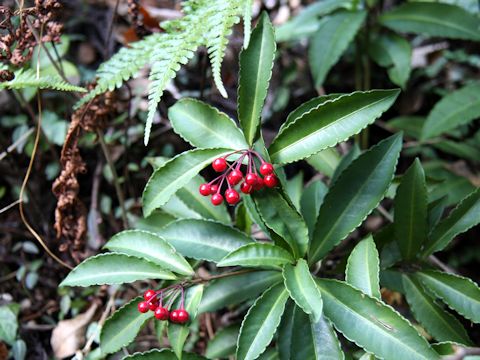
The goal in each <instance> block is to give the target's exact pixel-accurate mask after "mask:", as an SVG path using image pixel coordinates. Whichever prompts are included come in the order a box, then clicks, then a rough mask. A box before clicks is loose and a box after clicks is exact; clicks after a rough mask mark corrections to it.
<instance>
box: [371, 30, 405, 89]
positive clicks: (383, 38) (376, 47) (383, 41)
mask: <svg viewBox="0 0 480 360" xmlns="http://www.w3.org/2000/svg"><path fill="white" fill-rule="evenodd" d="M369 53H370V55H371V56H372V58H373V60H374V61H375V62H376V63H377V64H378V65H380V66H383V67H385V68H387V71H388V77H389V78H390V80H391V81H392V82H393V83H394V84H395V85H398V86H400V87H401V88H402V89H404V88H405V86H406V84H407V81H408V78H409V77H410V71H411V62H412V47H411V45H410V43H409V42H408V41H407V40H406V39H405V38H403V37H401V36H399V35H396V34H383V35H380V36H379V37H378V38H375V39H373V40H372V41H371V42H370V48H369Z"/></svg>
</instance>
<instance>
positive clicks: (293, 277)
mask: <svg viewBox="0 0 480 360" xmlns="http://www.w3.org/2000/svg"><path fill="white" fill-rule="evenodd" d="M283 279H284V282H285V287H286V288H287V290H288V293H289V294H290V297H291V298H292V299H293V300H294V301H295V303H296V304H297V305H298V306H300V307H301V308H302V309H303V311H304V312H305V313H307V314H310V315H312V321H313V322H314V323H316V322H318V321H320V318H321V317H322V308H323V303H322V294H321V293H320V290H319V289H318V287H317V284H315V280H313V277H312V275H311V274H310V269H309V268H308V264H307V262H306V261H305V260H304V259H299V260H298V262H297V265H296V266H293V265H290V264H287V265H285V267H284V268H283Z"/></svg>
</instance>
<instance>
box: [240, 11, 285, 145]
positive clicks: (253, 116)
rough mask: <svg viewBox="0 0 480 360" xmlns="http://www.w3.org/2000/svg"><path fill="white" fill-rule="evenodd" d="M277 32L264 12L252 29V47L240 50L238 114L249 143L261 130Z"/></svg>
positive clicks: (250, 45)
mask: <svg viewBox="0 0 480 360" xmlns="http://www.w3.org/2000/svg"><path fill="white" fill-rule="evenodd" d="M275 49H276V44H275V36H274V33H273V26H272V24H271V23H270V20H269V19H268V15H267V13H262V15H261V16H260V19H259V20H258V23H257V26H256V27H255V29H253V31H252V36H251V38H250V43H249V45H248V48H246V49H243V50H242V52H241V53H240V75H239V84H240V85H239V88H238V118H239V119H240V124H241V125H242V128H243V132H244V134H245V137H246V139H247V142H248V144H249V145H252V144H253V143H254V141H255V138H256V136H257V134H258V126H259V124H260V116H261V114H262V108H263V103H264V101H265V98H266V96H267V91H268V84H269V82H270V78H271V76H272V67H273V60H274V58H275Z"/></svg>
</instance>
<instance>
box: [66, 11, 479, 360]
mask: <svg viewBox="0 0 480 360" xmlns="http://www.w3.org/2000/svg"><path fill="white" fill-rule="evenodd" d="M187 3H189V4H193V2H187ZM152 36H154V35H152ZM150 39H151V38H150ZM148 41H150V40H148ZM144 44H145V43H144ZM135 49H136V50H135V51H137V50H138V48H135ZM124 53H126V50H125V51H124ZM274 56H275V38H274V31H273V27H272V25H271V24H270V21H269V19H268V17H267V16H266V14H263V15H262V16H261V17H260V19H259V22H258V24H257V26H256V28H255V29H254V30H253V32H252V34H251V40H250V43H249V45H248V47H246V48H245V49H244V50H243V51H242V53H241V55H240V78H239V79H240V80H239V88H238V118H239V123H240V126H241V127H238V126H237V124H236V123H235V121H233V120H232V119H231V118H229V117H228V116H227V115H226V114H225V113H223V112H220V111H218V110H217V109H215V108H213V107H211V106H209V105H207V104H205V103H204V102H201V101H198V100H193V99H182V100H181V101H178V102H177V103H176V104H175V105H174V106H172V107H171V108H170V109H169V118H170V121H171V124H172V126H173V129H174V131H175V132H176V133H177V134H179V135H180V136H181V137H182V138H183V139H184V140H186V141H187V142H189V143H190V144H191V145H192V146H193V147H194V149H192V150H189V151H186V152H183V153H181V154H179V155H177V156H176V157H174V158H172V159H170V160H168V161H166V162H164V163H163V164H161V165H160V166H157V167H156V170H155V171H154V173H153V174H152V176H151V178H150V180H149V181H148V183H147V185H146V187H145V190H144V193H143V213H144V216H145V220H143V221H147V220H150V221H151V222H150V224H155V223H157V222H161V221H160V219H162V214H163V213H162V210H168V209H170V211H171V210H172V209H174V210H177V211H178V208H176V206H175V202H174V201H177V200H178V199H188V204H189V206H190V207H192V208H196V209H197V210H198V214H202V215H201V216H199V218H196V219H191V218H190V219H188V218H184V219H177V220H173V221H172V219H170V220H169V221H166V222H163V221H162V223H166V225H164V226H157V227H155V226H153V228H152V227H151V228H150V229H151V230H153V231H145V230H141V229H136V230H128V231H123V232H121V233H119V234H117V235H115V236H114V237H113V238H111V239H110V240H109V241H108V242H107V243H106V245H105V249H107V250H109V251H108V252H106V253H103V254H100V255H96V256H93V257H91V258H89V259H87V260H85V261H84V262H83V263H81V264H80V265H78V266H77V267H76V268H75V269H74V270H73V271H72V272H71V273H70V274H69V275H68V276H67V277H66V278H65V279H64V281H63V282H62V284H61V286H91V285H101V284H123V283H130V282H133V281H137V280H149V279H155V280H158V281H160V285H159V287H160V288H161V289H159V290H151V289H149V290H147V291H146V292H145V293H144V294H143V297H141V296H139V297H138V298H135V299H133V300H132V301H131V302H129V303H127V304H126V305H124V306H123V307H121V308H120V309H118V310H117V311H116V312H115V313H114V314H113V315H112V316H111V317H110V318H109V319H108V320H107V321H106V322H105V324H104V326H103V328H102V330H101V334H100V348H101V351H102V353H103V354H110V353H115V352H117V351H119V350H120V349H121V348H122V347H124V346H127V345H128V344H130V343H131V342H132V341H133V340H134V339H135V336H136V335H137V334H138V332H139V331H140V329H141V328H142V327H143V325H144V324H145V322H146V321H147V320H149V319H151V318H152V317H154V316H155V317H157V319H159V320H165V319H167V313H169V312H170V315H169V317H168V318H169V319H170V320H171V321H170V322H169V323H168V325H166V326H167V329H166V331H167V334H168V338H169V342H170V346H171V349H172V350H169V349H162V350H151V351H149V352H146V353H137V354H134V355H131V356H128V357H127V359H150V358H152V359H153V358H155V359H171V358H172V359H174V358H175V356H176V357H178V358H183V359H201V358H202V357H200V356H196V355H193V354H190V353H187V352H185V351H184V350H183V349H184V345H185V342H186V340H187V337H188V334H189V328H190V324H192V323H195V322H196V321H197V316H198V314H200V313H205V312H211V311H216V310H219V309H222V308H224V307H227V306H232V305H239V304H242V303H246V304H248V305H250V308H249V310H248V312H247V313H246V315H245V317H244V318H243V321H242V322H241V325H238V324H237V325H234V326H233V327H232V328H228V329H225V332H220V333H219V334H218V335H217V336H218V339H215V340H214V342H215V341H218V342H219V343H222V341H226V342H228V343H229V344H230V343H231V342H232V339H233V342H234V343H235V344H236V345H235V349H236V350H235V351H236V358H237V359H250V360H253V359H256V358H259V357H260V356H262V354H264V355H265V356H266V355H269V354H271V353H272V352H275V351H274V349H273V348H269V345H270V344H271V343H272V340H273V339H275V344H276V347H277V349H278V354H279V357H280V358H281V359H299V360H300V359H301V360H305V359H322V358H331V359H344V358H345V354H344V350H343V348H342V346H341V345H340V341H339V339H338V337H337V334H336V332H337V331H338V332H340V333H342V334H343V336H344V337H345V338H346V339H347V340H348V341H350V342H352V343H354V344H356V345H357V346H358V347H359V348H361V349H363V350H364V351H365V352H366V353H367V354H366V355H365V356H366V357H368V356H370V355H369V354H373V355H374V356H376V357H378V358H384V359H395V360H403V359H405V360H407V359H408V360H412V359H429V360H430V359H439V358H440V354H439V351H443V350H439V349H438V347H437V346H436V345H435V344H433V345H432V344H431V343H429V342H428V341H427V340H426V338H425V337H424V336H422V335H420V334H419V332H418V331H417V329H416V328H415V327H414V326H412V324H411V323H410V321H408V320H407V319H406V318H405V317H403V316H402V315H401V314H400V313H398V312H397V311H396V310H394V309H393V308H392V307H391V306H389V305H387V304H386V303H385V302H384V301H382V299H381V294H380V283H381V284H382V286H383V287H386V288H389V289H392V290H396V291H399V292H401V293H403V294H405V296H406V298H407V301H408V304H409V306H410V308H411V311H412V313H413V315H414V317H415V318H416V319H417V320H418V321H419V322H420V323H421V324H422V325H423V326H424V328H425V329H426V330H427V331H428V333H429V334H430V335H431V337H432V338H433V339H434V340H435V341H437V342H439V343H442V344H444V345H445V344H446V346H447V347H448V346H451V345H452V344H456V345H460V346H470V345H471V344H472V342H471V340H470V339H469V336H468V334H467V332H466V330H465V328H464V327H463V325H462V323H461V322H460V321H459V320H458V319H457V317H455V316H454V315H452V314H451V313H450V312H448V311H445V309H444V307H443V305H441V304H445V305H447V306H448V307H449V308H451V309H452V310H454V311H456V312H457V313H458V314H460V315H462V316H463V317H465V318H466V319H468V320H470V321H472V322H476V323H479V322H480V317H479V314H480V305H479V304H480V289H479V287H478V286H477V285H476V284H475V283H474V282H473V281H471V280H470V279H468V278H465V277H461V276H459V275H455V274H451V273H447V272H443V271H438V270H436V269H435V268H433V267H432V265H431V264H430V263H429V262H428V259H429V258H430V257H431V255H432V254H434V253H435V252H438V251H442V250H443V249H445V247H446V246H448V244H449V243H450V242H451V240H452V239H453V238H454V237H455V236H457V235H458V234H460V233H462V232H465V231H466V230H468V229H470V228H471V227H473V226H475V225H477V224H478V223H479V222H480V216H478V215H479V212H480V190H478V189H476V190H474V191H473V192H472V193H470V194H469V195H468V196H467V197H465V198H464V199H463V200H462V201H461V202H460V203H459V204H458V205H457V206H456V208H455V209H454V210H452V212H451V213H450V214H449V215H448V216H447V217H444V216H443V209H444V206H443V205H442V204H441V203H439V202H436V201H430V202H429V200H428V194H427V189H428V187H427V179H426V177H425V174H424V171H423V168H422V165H421V163H420V161H418V160H416V161H415V162H414V163H413V164H412V165H411V166H410V167H409V169H408V170H407V171H406V173H405V174H403V175H402V176H401V177H399V178H398V179H395V181H393V180H394V177H395V171H396V166H397V162H398V159H399V156H400V152H401V150H402V133H397V134H395V135H393V136H390V137H388V138H386V139H384V140H382V141H380V142H379V143H378V144H376V145H374V146H372V147H371V148H370V149H368V150H366V151H363V152H362V151H360V150H358V148H355V147H354V148H353V150H352V151H351V152H350V153H349V154H348V155H347V156H346V157H345V158H344V159H343V160H342V162H341V163H340V164H339V165H338V167H337V170H336V172H335V173H333V174H332V181H331V182H330V186H329V187H328V188H327V187H326V185H324V184H323V183H322V182H320V181H314V182H312V183H311V184H309V186H308V187H307V188H306V189H305V190H304V191H302V193H301V195H300V196H299V198H298V200H296V201H294V200H293V196H291V194H292V193H291V191H289V190H288V189H289V186H288V185H289V182H288V181H287V180H286V176H285V173H284V170H283V167H284V166H285V165H287V164H290V163H293V162H298V161H301V160H304V159H309V160H310V159H311V157H312V156H315V155H318V154H319V153H320V152H322V151H325V149H328V148H331V147H333V146H335V145H337V144H338V143H339V142H342V141H345V140H347V139H348V138H350V137H352V136H354V135H356V134H358V133H359V132H360V131H362V130H363V129H364V128H365V127H367V126H368V125H370V124H372V123H373V122H374V121H375V120H376V119H377V118H379V117H380V116H381V115H382V113H384V112H385V111H387V110H388V109H389V108H390V107H391V106H392V104H393V103H394V102H395V99H396V98H397V96H398V94H399V91H398V90H396V89H394V90H370V91H357V92H353V93H351V94H332V95H326V96H319V97H317V98H314V99H311V100H309V101H307V102H306V103H304V104H302V105H300V106H299V107H298V108H297V109H295V110H294V111H293V112H291V113H290V114H289V115H288V117H287V119H286V120H285V122H284V124H283V125H282V127H281V128H280V130H279V132H278V134H277V135H276V137H275V138H274V139H273V141H272V143H271V144H270V146H269V147H268V148H266V147H265V143H264V141H263V139H262V136H261V132H260V124H261V114H262V107H263V104H264V101H265V98H266V94H267V89H268V86H269V81H270V77H271V72H272V65H273V59H274ZM142 61H143V60H142ZM119 73H120V72H119ZM132 74H133V72H129V73H128V75H127V76H126V78H127V77H129V76H131V75H132ZM109 81H110V80H109ZM99 84H102V80H100V81H99ZM105 84H106V83H105ZM99 86H100V88H99V89H101V86H103V85H99ZM162 86H163V85H160V87H158V88H157V90H158V89H160V88H161V87H162ZM107 87H108V86H107ZM99 91H100V90H99ZM157 94H158V93H157ZM153 98H155V99H158V97H157V96H156V95H155V96H154V97H153ZM156 101H157V100H155V104H156ZM232 155H235V156H237V158H236V159H234V161H235V162H234V165H229V164H228V163H227V161H226V159H227V158H228V157H229V156H232ZM247 157H248V160H246V158H247ZM255 158H256V159H257V160H259V162H258V164H257V165H260V172H261V174H263V175H265V176H266V177H267V176H270V175H272V171H273V168H274V169H275V174H276V175H275V176H276V178H275V181H272V182H271V183H270V185H278V186H276V187H273V186H272V187H267V188H264V189H262V190H260V189H259V191H256V192H253V193H251V195H250V196H244V197H243V198H242V202H241V203H239V204H238V205H237V207H236V209H235V218H234V220H232V218H231V217H230V216H228V214H227V212H226V207H224V206H223V204H222V205H220V203H221V201H217V200H215V201H213V199H214V198H213V197H212V202H213V203H214V205H220V206H218V207H213V206H212V205H211V204H210V203H209V202H208V200H207V199H206V198H205V197H203V196H202V195H209V194H211V193H212V185H217V183H216V180H214V181H213V183H209V184H205V181H204V180H203V179H202V178H201V177H200V175H198V174H199V172H200V171H202V170H203V169H204V168H206V167H207V166H208V165H210V164H212V163H213V168H214V170H216V171H219V172H224V173H222V174H221V175H220V177H219V179H220V181H222V180H225V179H227V183H229V185H235V184H238V183H239V182H240V180H241V178H242V177H243V174H241V173H237V172H235V171H238V172H240V170H239V169H240V167H241V166H242V164H245V165H246V166H247V169H249V170H247V173H248V174H252V169H253V168H252V161H253V162H255V161H256V160H255ZM252 159H253V160H252ZM262 164H263V165H262ZM266 164H268V165H266ZM270 164H271V166H270ZM253 166H255V165H253ZM262 168H263V169H264V170H263V171H262ZM253 174H255V171H253ZM233 175H235V176H233ZM229 176H230V180H228V178H229ZM232 176H233V177H234V178H233V177H232ZM277 177H278V180H277ZM249 178H251V182H252V184H249V182H247V179H245V183H246V184H247V185H252V186H255V184H257V183H258V181H259V180H258V179H259V177H258V176H257V177H255V179H253V177H252V176H250V177H249ZM253 180H255V181H253ZM217 181H218V180H217ZM264 181H266V180H265V179H264ZM277 181H278V183H277ZM254 183H255V184H254ZM398 184H399V185H398ZM229 185H227V187H228V186H229ZM267 185H268V184H267ZM397 185H398V188H396V187H397ZM242 186H243V185H242ZM221 188H222V184H218V187H217V188H214V189H213V190H214V191H213V193H214V194H213V195H214V196H215V195H216V194H219V191H221ZM395 190H396V195H395V196H394V209H395V212H394V216H393V218H392V219H391V220H392V223H391V224H389V225H387V226H386V227H384V228H383V229H381V230H380V231H379V232H377V233H375V234H365V236H364V237H363V239H362V240H361V241H359V242H358V243H357V244H356V245H355V247H354V248H353V250H352V251H351V252H350V254H349V256H348V258H347V260H346V266H345V269H344V270H345V271H344V275H345V276H344V279H345V280H340V279H338V278H340V277H341V278H343V276H338V272H337V273H336V275H337V276H335V277H337V279H335V278H332V272H331V271H329V269H328V267H327V266H325V265H326V264H325V259H326V257H327V255H328V254H329V253H330V252H331V251H332V250H333V249H334V248H335V247H336V246H337V245H339V244H340V243H341V242H342V241H343V240H344V239H346V238H347V237H348V236H349V235H350V234H351V233H352V232H353V231H354V230H355V229H357V228H358V227H359V226H360V225H361V224H362V222H363V221H364V220H365V219H366V218H367V216H368V215H369V214H370V213H371V212H372V211H377V210H379V211H384V210H382V209H383V208H382V207H381V204H380V202H381V201H382V199H383V198H384V197H385V196H386V194H387V193H388V194H391V193H392V192H395ZM198 192H200V194H199V193H198ZM237 196H238V193H237ZM237 196H234V197H231V196H229V195H227V202H228V203H230V204H232V205H233V204H237V202H239V200H240V199H239V198H238V197H237ZM229 198H230V199H231V201H228V199H229ZM233 200H234V201H233ZM172 201H173V202H172ZM217 202H218V204H217ZM181 203H182V201H179V202H177V204H181ZM252 223H254V224H255V225H256V227H257V228H258V229H259V230H258V231H256V232H255V233H252V232H251V228H252V226H251V225H252ZM139 228H141V225H140V224H139ZM259 234H263V235H264V236H265V237H266V238H267V239H266V241H265V239H259ZM200 262H207V263H211V266H210V269H211V270H212V274H210V275H208V276H206V275H200V274H198V273H196V271H195V269H196V267H197V266H198V265H199V263H200ZM223 268H229V269H227V270H226V271H223ZM231 268H234V269H231ZM341 272H342V273H343V271H341ZM184 289H185V293H184ZM179 293H180V294H181V296H180V299H178V298H177V297H176V295H178V294H179ZM164 297H168V301H167V302H166V303H165V306H164V303H163V300H164ZM157 300H158V303H157ZM438 300H440V301H441V302H439V301H438ZM158 309H161V310H158ZM172 309H174V310H172ZM148 310H154V311H148ZM178 311H180V312H181V314H180V313H179V312H178ZM157 312H158V314H157ZM173 313H175V314H176V316H177V318H175V316H174V318H172V314H173ZM161 324H167V323H166V322H161ZM162 331H163V330H162ZM222 339H225V340H222ZM227 339H228V340H227ZM214 342H212V343H211V344H214ZM217 346H218V345H217ZM227 349H230V347H229V346H226V345H225V346H223V347H222V346H218V347H217V349H216V350H215V349H214V345H211V346H210V345H209V348H208V349H207V356H208V357H212V358H217V357H223V356H229V355H231V353H230V352H228V351H230V350H227ZM222 350H225V351H223V352H222ZM172 351H173V352H172ZM227 352H228V353H227Z"/></svg>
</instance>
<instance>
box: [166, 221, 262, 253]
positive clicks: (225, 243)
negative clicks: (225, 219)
mask: <svg viewBox="0 0 480 360" xmlns="http://www.w3.org/2000/svg"><path fill="white" fill-rule="evenodd" d="M158 234H159V235H160V236H161V237H162V238H164V239H165V240H166V241H168V242H169V243H170V244H171V245H173V247H174V248H175V249H177V251H178V252H179V253H180V254H182V255H183V256H187V257H190V258H194V259H198V260H208V261H213V262H219V261H220V260H222V259H223V258H224V257H225V256H226V255H227V254H229V253H230V252H232V251H234V250H236V249H238V248H239V247H240V246H243V245H246V244H249V243H251V242H253V239H252V238H250V237H249V236H247V235H246V234H244V233H242V232H241V231H239V230H237V229H235V228H233V227H230V226H228V225H225V224H221V223H218V222H213V221H210V220H196V219H184V220H178V221H175V222H173V223H170V224H168V225H167V226H166V227H164V228H163V229H161V230H160V231H159V232H158Z"/></svg>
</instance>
